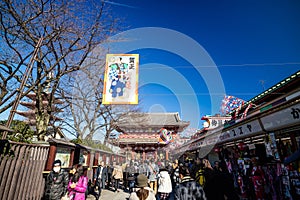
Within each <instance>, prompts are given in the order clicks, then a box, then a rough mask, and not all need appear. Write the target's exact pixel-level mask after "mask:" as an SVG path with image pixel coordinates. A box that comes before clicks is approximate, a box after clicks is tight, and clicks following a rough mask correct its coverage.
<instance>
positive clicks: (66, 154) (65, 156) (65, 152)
mask: <svg viewBox="0 0 300 200" xmlns="http://www.w3.org/2000/svg"><path fill="white" fill-rule="evenodd" d="M70 155H71V150H69V149H66V148H57V151H56V155H55V160H60V161H61V167H69V164H70Z"/></svg>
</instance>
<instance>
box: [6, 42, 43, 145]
mask: <svg viewBox="0 0 300 200" xmlns="http://www.w3.org/2000/svg"><path fill="white" fill-rule="evenodd" d="M43 39H44V38H43V37H41V38H40V39H39V41H38V43H37V44H36V46H35V48H34V51H33V54H32V56H31V58H30V61H29V66H27V68H26V71H25V73H24V76H23V78H22V81H21V84H20V88H19V89H18V93H19V94H17V97H16V100H15V102H14V104H13V106H12V108H11V110H10V114H9V117H8V120H7V122H6V127H8V128H9V127H10V125H11V123H12V121H13V119H14V115H15V112H16V110H17V107H18V105H19V102H20V100H21V98H22V94H23V90H24V86H25V84H26V82H27V79H28V76H29V74H30V73H31V70H32V67H33V64H34V61H35V60H36V56H37V53H38V51H39V49H40V47H41V44H42V42H43ZM6 135H7V131H5V132H4V133H3V135H2V140H5V139H6Z"/></svg>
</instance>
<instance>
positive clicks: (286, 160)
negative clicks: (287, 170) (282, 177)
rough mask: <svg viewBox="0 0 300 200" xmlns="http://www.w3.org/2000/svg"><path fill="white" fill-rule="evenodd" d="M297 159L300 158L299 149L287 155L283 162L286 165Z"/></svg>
mask: <svg viewBox="0 0 300 200" xmlns="http://www.w3.org/2000/svg"><path fill="white" fill-rule="evenodd" d="M298 160H300V149H299V150H298V151H296V152H295V153H293V154H292V155H290V156H289V157H287V158H286V159H285V160H284V162H283V163H284V164H285V165H287V164H290V163H292V162H295V161H298Z"/></svg>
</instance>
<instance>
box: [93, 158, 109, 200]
mask: <svg viewBox="0 0 300 200" xmlns="http://www.w3.org/2000/svg"><path fill="white" fill-rule="evenodd" d="M107 178H108V173H107V167H106V166H105V165H104V162H103V161H101V162H100V165H99V166H98V167H97V170H96V174H95V176H94V181H95V183H96V184H95V186H98V191H99V197H100V196H101V190H102V189H104V188H105V182H106V180H107Z"/></svg>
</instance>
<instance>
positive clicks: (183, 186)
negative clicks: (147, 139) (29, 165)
mask: <svg viewBox="0 0 300 200" xmlns="http://www.w3.org/2000/svg"><path fill="white" fill-rule="evenodd" d="M103 189H110V190H113V191H115V192H118V191H120V190H123V191H125V192H129V193H130V197H129V200H154V199H157V200H173V199H175V200H179V199H180V200H185V199H191V200H193V199H195V200H196V199H197V200H201V199H208V200H218V199H220V200H221V199H233V200H234V199H239V196H238V195H237V193H236V191H235V189H234V187H233V182H232V179H231V178H230V176H229V174H228V173H226V170H225V169H223V168H222V166H220V163H219V162H215V163H214V166H213V167H212V166H211V164H210V163H209V161H208V160H206V159H199V158H198V159H196V160H195V161H194V162H179V161H178V160H174V161H173V162H172V163H170V162H168V163H167V162H160V161H158V162H155V161H154V159H151V160H149V161H148V160H145V161H140V162H139V161H137V160H132V161H130V162H128V163H116V162H114V163H112V164H110V165H105V163H104V162H103V161H102V162H100V163H99V166H98V167H97V169H96V170H95V172H94V177H93V180H88V178H87V168H86V167H84V166H82V165H76V166H74V167H73V169H72V170H71V171H70V173H68V172H66V171H63V170H62V169H61V162H60V161H59V160H57V161H55V162H54V164H53V170H52V171H51V172H50V174H49V175H48V177H47V180H46V190H45V198H46V199H53V200H54V199H68V200H69V199H71V200H84V199H86V196H87V195H88V194H89V193H92V194H93V195H94V196H95V197H96V199H99V198H100V197H101V192H102V190H103Z"/></svg>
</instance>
